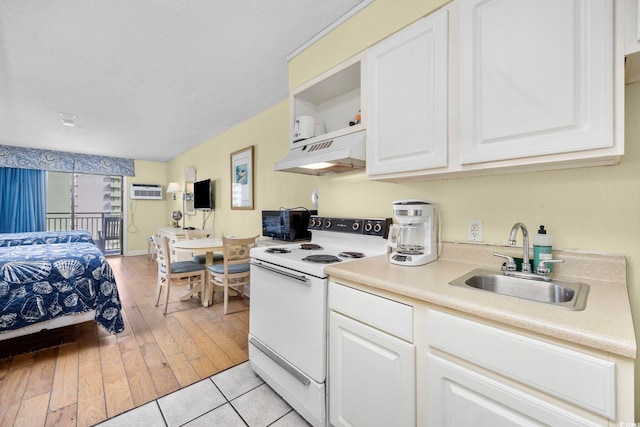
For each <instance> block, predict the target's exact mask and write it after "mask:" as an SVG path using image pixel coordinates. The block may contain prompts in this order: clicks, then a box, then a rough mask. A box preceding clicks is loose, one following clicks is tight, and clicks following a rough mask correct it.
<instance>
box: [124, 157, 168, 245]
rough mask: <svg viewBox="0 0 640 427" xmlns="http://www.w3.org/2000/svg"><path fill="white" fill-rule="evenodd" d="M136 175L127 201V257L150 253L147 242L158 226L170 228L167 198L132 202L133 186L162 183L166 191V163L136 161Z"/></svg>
mask: <svg viewBox="0 0 640 427" xmlns="http://www.w3.org/2000/svg"><path fill="white" fill-rule="evenodd" d="M135 168H136V176H134V177H129V178H127V180H126V187H125V189H124V191H125V201H126V203H127V207H126V213H127V234H126V239H127V241H126V243H125V245H126V246H125V254H130V253H134V254H136V253H146V251H147V239H148V238H149V236H152V235H154V234H155V230H156V228H157V227H162V226H166V225H167V224H168V223H169V216H168V215H167V213H166V206H167V201H166V195H165V199H164V200H131V198H130V191H129V187H130V185H131V183H136V184H162V185H163V186H164V187H163V188H166V185H167V183H168V181H167V165H166V163H158V162H146V161H141V160H136V162H135Z"/></svg>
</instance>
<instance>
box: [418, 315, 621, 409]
mask: <svg viewBox="0 0 640 427" xmlns="http://www.w3.org/2000/svg"><path fill="white" fill-rule="evenodd" d="M427 322H428V324H427V333H428V336H427V339H428V342H429V346H430V347H433V348H437V349H439V350H442V351H444V352H446V353H449V354H452V355H454V356H457V357H459V358H461V359H464V360H467V361H469V362H471V363H474V364H476V365H478V366H480V367H483V368H485V369H488V370H491V371H494V372H496V373H498V374H501V375H504V376H506V377H508V378H511V379H513V380H515V381H518V382H520V383H522V384H525V385H528V386H530V387H533V388H535V389H538V390H540V391H543V392H546V393H548V394H550V395H553V396H555V397H558V398H560V399H563V400H565V401H568V402H571V403H573V404H575V405H578V406H580V407H583V408H585V409H587V410H589V411H591V412H594V413H596V414H600V415H604V416H606V417H607V418H611V419H615V407H616V406H615V363H613V362H610V361H607V360H603V359H599V358H596V357H593V356H589V355H586V354H582V353H579V352H577V351H574V350H570V349H567V348H564V347H560V346H557V345H553V344H550V343H547V342H543V341H539V340H536V339H533V338H529V337H526V336H522V335H519V334H516V333H513V332H508V331H505V330H502V329H498V328H495V327H492V326H487V325H484V324H481V323H477V322H474V321H471V320H467V319H463V318H459V317H456V316H452V315H449V314H445V313H442V312H438V311H434V310H429V314H428V318H427Z"/></svg>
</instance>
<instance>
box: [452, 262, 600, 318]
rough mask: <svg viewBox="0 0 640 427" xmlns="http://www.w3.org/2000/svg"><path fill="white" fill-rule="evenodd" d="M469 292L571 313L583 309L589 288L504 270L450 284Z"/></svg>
mask: <svg viewBox="0 0 640 427" xmlns="http://www.w3.org/2000/svg"><path fill="white" fill-rule="evenodd" d="M449 284H450V285H453V286H460V287H463V288H469V289H479V290H482V291H485V292H492V293H495V294H500V295H506V296H510V297H515V298H521V299H526V300H530V301H537V302H541V303H545V304H550V305H554V306H557V307H562V308H566V309H569V310H584V308H585V306H586V304H587V294H588V293H589V285H587V284H585V283H580V282H568V281H562V280H549V281H545V280H542V277H541V278H540V279H537V278H524V277H514V276H507V275H505V274H504V272H503V271H498V270H489V269H482V268H478V269H475V270H473V271H471V272H469V273H467V274H465V275H464V276H462V277H458V278H457V279H455V280H453V281H452V282H450V283H449Z"/></svg>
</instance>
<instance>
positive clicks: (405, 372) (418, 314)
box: [328, 282, 634, 427]
mask: <svg viewBox="0 0 640 427" xmlns="http://www.w3.org/2000/svg"><path fill="white" fill-rule="evenodd" d="M345 283H349V282H345ZM349 285H352V286H346V285H342V284H338V283H336V282H330V284H329V308H330V314H329V318H330V326H329V335H330V336H329V384H328V390H329V420H330V422H331V424H332V425H333V426H336V427H337V426H366V427H369V426H385V427H386V426H394V427H395V426H420V427H422V426H427V427H467V426H474V427H496V426H498V427H499V426H562V427H566V426H569V427H584V426H586V427H592V426H613V425H620V424H624V423H632V422H633V420H634V361H633V360H632V359H630V358H625V357H622V356H618V355H615V354H610V353H605V352H602V351H598V350H593V349H589V348H587V347H583V346H580V345H577V344H572V343H568V342H565V341H562V340H557V339H553V338H548V337H541V336H537V335H535V334H533V333H530V332H527V331H524V330H521V329H518V328H512V327H509V326H507V325H502V324H498V323H492V322H490V321H487V320H483V319H480V318H477V317H475V316H472V315H467V314H463V313H459V312H456V311H453V310H449V309H446V308H443V307H439V306H434V305H431V304H428V303H424V302H421V301H416V300H413V299H410V298H406V297H403V296H397V298H396V296H395V295H394V294H390V293H388V292H383V291H378V290H376V289H372V288H369V287H366V286H364V285H361V284H357V283H349Z"/></svg>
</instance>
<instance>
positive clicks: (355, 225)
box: [351, 222, 360, 231]
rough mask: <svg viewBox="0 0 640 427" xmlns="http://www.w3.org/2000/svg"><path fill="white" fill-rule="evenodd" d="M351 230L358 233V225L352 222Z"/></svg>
mask: <svg viewBox="0 0 640 427" xmlns="http://www.w3.org/2000/svg"><path fill="white" fill-rule="evenodd" d="M351 228H353V231H358V229H359V228H360V223H359V222H354V223H353V225H352V226H351Z"/></svg>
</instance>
